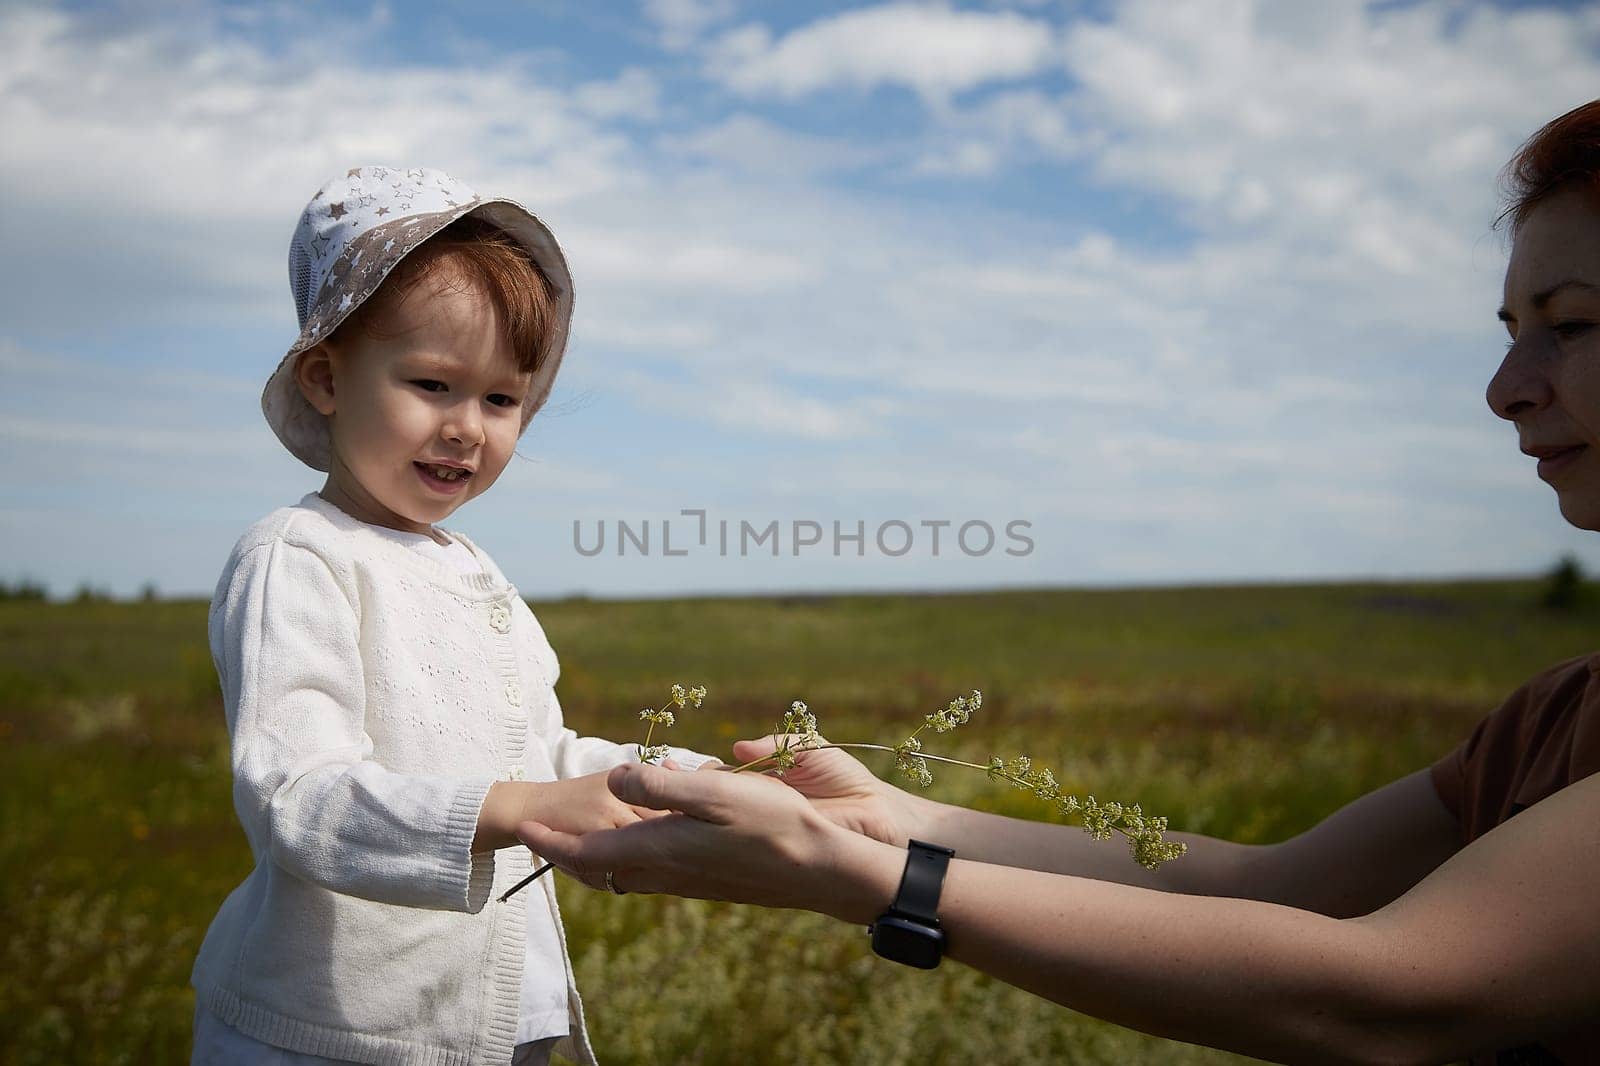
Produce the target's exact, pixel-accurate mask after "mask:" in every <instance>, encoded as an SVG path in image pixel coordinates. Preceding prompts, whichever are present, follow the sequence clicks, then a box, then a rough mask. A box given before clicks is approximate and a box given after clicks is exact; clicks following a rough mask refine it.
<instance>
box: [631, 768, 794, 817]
mask: <svg viewBox="0 0 1600 1066" xmlns="http://www.w3.org/2000/svg"><path fill="white" fill-rule="evenodd" d="M744 777H745V775H743V774H741V775H739V776H738V777H737V778H736V777H735V776H734V775H733V774H675V773H673V772H672V771H670V770H663V769H661V767H659V766H647V765H645V764H643V763H623V764H622V765H621V766H618V767H617V768H616V769H614V770H612V771H611V776H610V777H608V778H607V779H606V784H607V785H609V786H610V788H611V792H612V794H613V795H614V796H616V797H617V798H618V799H619V800H621V801H622V802H623V803H626V804H629V805H630V806H634V807H648V808H651V809H653V810H657V811H682V812H683V813H684V814H687V815H689V816H690V817H692V818H698V819H700V820H701V821H704V822H717V823H719V824H725V823H726V822H728V820H729V817H728V816H729V813H730V811H731V809H732V808H733V807H734V806H735V805H737V804H738V803H739V797H740V796H741V795H744V796H748V795H749V793H748V792H745V791H743V790H744V789H745V788H748V787H749V786H751V785H754V784H756V782H757V781H764V780H766V779H765V778H759V777H756V776H754V775H751V776H750V777H748V778H746V779H745V780H739V778H744Z"/></svg>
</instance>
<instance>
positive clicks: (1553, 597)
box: [1540, 555, 1587, 611]
mask: <svg viewBox="0 0 1600 1066" xmlns="http://www.w3.org/2000/svg"><path fill="white" fill-rule="evenodd" d="M1585 599H1587V596H1586V589H1585V586H1584V580H1583V567H1582V566H1580V565H1578V560H1577V558H1576V557H1574V556H1571V555H1566V556H1563V557H1562V559H1561V561H1560V562H1559V563H1557V564H1556V565H1555V569H1553V570H1551V571H1550V573H1549V574H1548V575H1547V576H1546V577H1545V581H1544V591H1543V593H1542V594H1541V595H1540V602H1541V603H1542V604H1544V606H1546V607H1549V608H1551V609H1552V610H1557V611H1571V610H1574V609H1576V608H1577V607H1580V606H1582V604H1583V602H1584V600H1585Z"/></svg>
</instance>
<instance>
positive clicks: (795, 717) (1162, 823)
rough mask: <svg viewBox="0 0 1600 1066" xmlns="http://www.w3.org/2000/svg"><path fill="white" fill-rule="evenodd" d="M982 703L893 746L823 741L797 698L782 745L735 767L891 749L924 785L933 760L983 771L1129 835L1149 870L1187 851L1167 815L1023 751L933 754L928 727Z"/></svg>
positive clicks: (936, 716) (945, 728)
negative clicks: (1062, 779) (1068, 784)
mask: <svg viewBox="0 0 1600 1066" xmlns="http://www.w3.org/2000/svg"><path fill="white" fill-rule="evenodd" d="M982 706H983V693H981V692H979V691H977V690H976V689H974V690H973V691H972V694H971V695H968V696H957V697H956V698H955V699H953V700H951V701H950V702H949V704H947V705H946V706H945V707H944V708H943V709H942V710H939V711H935V712H934V713H932V714H929V715H926V716H924V718H923V722H922V724H921V725H919V726H917V728H916V729H914V730H913V731H912V732H911V735H910V736H908V737H906V738H905V739H904V740H902V741H901V742H900V743H898V744H895V745H893V746H891V745H887V744H860V743H843V742H839V743H833V742H830V743H824V742H823V741H822V738H821V736H820V735H819V734H818V732H817V719H816V716H815V715H813V714H812V713H811V712H810V710H809V709H808V708H807V707H806V705H805V704H804V703H802V702H800V701H799V700H796V701H795V702H794V703H793V704H792V705H791V707H790V710H789V713H787V714H785V715H784V716H783V720H782V721H780V722H779V723H778V730H777V732H778V734H779V737H778V744H777V748H776V749H775V750H774V751H773V752H772V754H770V755H764V756H762V757H761V758H759V759H754V760H752V761H750V762H747V763H745V764H744V765H743V766H736V767H734V772H735V773H738V772H740V771H745V770H771V771H773V772H775V773H777V774H780V775H781V774H782V773H783V772H784V771H785V770H787V769H789V768H790V767H792V766H794V764H795V761H796V758H797V756H798V753H799V752H801V751H807V750H821V749H824V748H854V749H857V750H863V751H886V752H890V753H892V754H893V755H894V764H895V769H897V770H899V771H900V773H902V774H904V775H905V776H906V777H908V778H910V779H911V780H912V781H915V782H916V783H917V784H918V785H919V786H921V787H922V788H927V787H928V786H929V785H931V784H933V771H932V769H931V768H930V767H929V765H928V763H929V762H930V761H932V762H939V763H948V764H949V765H951V766H966V767H969V768H971V769H973V770H984V771H986V772H987V773H988V774H989V777H990V778H991V779H993V780H997V781H1005V782H1006V783H1008V784H1011V785H1014V786H1016V787H1017V788H1020V789H1022V790H1023V791H1024V792H1029V793H1032V794H1033V795H1035V796H1037V797H1038V798H1040V799H1042V800H1044V801H1045V802H1046V803H1051V804H1054V805H1055V807H1056V809H1057V810H1058V811H1060V812H1061V814H1062V815H1063V816H1065V817H1069V818H1077V819H1078V820H1079V821H1080V822H1081V823H1082V825H1083V829H1084V832H1086V833H1088V834H1089V835H1090V836H1091V837H1093V838H1094V839H1095V840H1110V839H1111V837H1112V835H1113V834H1114V833H1121V834H1122V835H1123V836H1125V837H1127V839H1128V848H1129V851H1130V852H1131V853H1132V855H1133V858H1134V861H1136V862H1137V863H1139V865H1141V866H1143V867H1145V868H1146V869H1151V870H1153V869H1155V868H1156V867H1157V866H1160V865H1161V864H1162V863H1164V862H1170V861H1171V860H1173V859H1176V858H1178V857H1179V856H1181V855H1182V854H1183V853H1184V852H1185V851H1187V850H1188V848H1187V846H1186V845H1184V844H1183V843H1182V842H1180V841H1175V840H1166V839H1164V834H1165V833H1166V830H1167V820H1166V819H1165V818H1158V817H1153V816H1149V815H1146V814H1145V813H1144V812H1143V810H1141V809H1140V807H1139V805H1138V804H1133V805H1131V806H1125V805H1123V804H1121V803H1116V802H1111V803H1100V802H1099V801H1098V800H1096V799H1095V798H1094V797H1093V796H1090V797H1089V798H1088V799H1086V800H1080V799H1079V798H1078V797H1077V796H1074V795H1072V794H1070V793H1067V792H1063V791H1062V789H1061V785H1060V783H1059V782H1058V781H1057V780H1056V776H1055V773H1054V772H1052V771H1051V770H1049V769H1047V768H1044V767H1035V766H1034V765H1033V760H1032V759H1030V758H1028V756H1026V755H1019V756H1017V757H1015V758H1013V759H1009V760H1007V759H1002V758H1001V757H1000V756H998V755H994V756H991V757H990V758H989V762H988V765H983V764H981V763H975V762H967V761H966V760H964V759H952V758H949V757H947V756H944V755H934V754H932V753H931V752H928V751H924V750H923V747H922V740H921V736H920V734H921V733H922V731H923V730H925V729H929V728H931V729H932V730H933V731H934V732H935V733H948V732H950V731H951V730H953V729H955V728H956V727H958V726H962V725H965V724H966V723H967V721H968V720H969V719H971V717H972V715H973V714H974V713H975V712H976V711H977V710H978V708H980V707H982Z"/></svg>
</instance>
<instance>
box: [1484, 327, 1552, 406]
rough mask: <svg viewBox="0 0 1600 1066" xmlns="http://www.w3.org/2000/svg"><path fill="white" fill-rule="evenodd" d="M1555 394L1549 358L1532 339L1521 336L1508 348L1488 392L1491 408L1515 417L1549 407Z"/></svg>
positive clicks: (1490, 382) (1487, 397)
mask: <svg viewBox="0 0 1600 1066" xmlns="http://www.w3.org/2000/svg"><path fill="white" fill-rule="evenodd" d="M1553 396H1554V391H1553V390H1552V389H1551V387H1550V376H1549V359H1548V358H1546V353H1544V352H1541V351H1540V350H1539V349H1538V348H1537V347H1536V346H1535V345H1534V344H1533V343H1532V342H1531V338H1519V339H1518V340H1517V341H1516V342H1514V343H1513V344H1512V345H1511V347H1510V348H1508V349H1507V350H1506V357H1505V358H1504V359H1502V360H1501V361H1500V369H1499V370H1496V371H1495V372H1494V377H1492V378H1490V379H1489V388H1488V390H1487V391H1486V392H1485V393H1484V399H1486V400H1488V401H1489V409H1490V410H1491V411H1493V412H1494V413H1495V414H1497V415H1499V416H1500V417H1501V418H1505V419H1512V420H1515V419H1517V418H1520V417H1521V416H1523V415H1525V414H1530V413H1532V412H1534V411H1537V410H1539V409H1541V408H1543V407H1545V406H1546V405H1548V404H1549V403H1550V400H1551V399H1552V397H1553Z"/></svg>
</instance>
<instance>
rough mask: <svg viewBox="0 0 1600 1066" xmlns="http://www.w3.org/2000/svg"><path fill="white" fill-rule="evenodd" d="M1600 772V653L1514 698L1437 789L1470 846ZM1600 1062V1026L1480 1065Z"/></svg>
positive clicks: (1478, 731) (1547, 675) (1449, 762)
mask: <svg viewBox="0 0 1600 1066" xmlns="http://www.w3.org/2000/svg"><path fill="white" fill-rule="evenodd" d="M1596 771H1600V655H1585V656H1581V657H1579V658H1576V659H1568V660H1567V661H1566V662H1563V663H1558V664H1556V665H1555V666H1552V667H1551V668H1550V669H1548V670H1546V671H1544V672H1543V673H1541V674H1539V675H1537V676H1536V677H1534V678H1533V679H1532V680H1530V681H1529V682H1528V683H1527V684H1525V685H1523V686H1522V687H1521V688H1519V689H1517V691H1515V692H1513V693H1512V694H1511V695H1510V697H1508V698H1507V699H1506V701H1505V702H1504V703H1502V704H1501V705H1500V707H1499V708H1498V709H1496V710H1495V712H1494V713H1493V714H1491V715H1489V716H1488V717H1487V718H1485V719H1484V720H1483V721H1481V722H1479V723H1478V725H1477V728H1475V729H1473V731H1472V734H1471V735H1470V736H1468V737H1467V739H1466V740H1465V741H1463V742H1462V743H1461V745H1460V746H1459V747H1457V748H1456V749H1455V750H1454V751H1452V752H1451V753H1450V754H1449V755H1446V756H1445V757H1444V758H1442V759H1440V760H1439V761H1438V762H1436V763H1434V764H1433V787H1434V789H1435V791H1437V792H1438V793H1439V798H1440V799H1441V800H1443V801H1444V805H1445V806H1446V807H1448V808H1449V809H1450V812H1451V813H1452V814H1454V815H1455V816H1456V819H1457V820H1458V821H1459V822H1460V823H1461V843H1462V844H1463V845H1467V844H1470V843H1472V842H1473V841H1474V840H1476V839H1478V838H1479V837H1481V836H1483V835H1484V834H1485V833H1487V832H1488V831H1489V830H1491V829H1493V828H1494V827H1495V826H1497V825H1499V824H1501V823H1502V822H1504V821H1506V820H1508V819H1510V818H1513V817H1515V816H1516V814H1517V813H1518V812H1519V811H1522V810H1525V809H1527V808H1528V807H1531V806H1533V805H1534V804H1535V803H1538V802H1539V801H1540V800H1542V799H1544V798H1545V797H1547V796H1550V795H1553V794H1554V793H1556V792H1559V791H1560V790H1561V789H1563V788H1566V787H1567V786H1568V785H1570V784H1572V783H1573V782H1574V781H1581V780H1583V779H1584V778H1585V777H1588V776H1589V775H1590V774H1592V773H1595V772H1596ZM1596 1061H1600V1023H1597V1024H1595V1025H1589V1026H1585V1027H1583V1028H1581V1029H1580V1030H1577V1031H1575V1032H1571V1033H1568V1034H1565V1035H1563V1036H1561V1037H1555V1038H1549V1039H1546V1040H1543V1041H1541V1042H1540V1043H1539V1044H1535V1045H1529V1046H1526V1047H1519V1048H1508V1049H1506V1050H1504V1051H1501V1052H1500V1053H1499V1054H1498V1055H1496V1056H1493V1057H1482V1056H1480V1057H1478V1058H1474V1059H1473V1060H1472V1062H1473V1066H1479V1064H1484V1063H1493V1064H1495V1066H1513V1064H1527V1066H1537V1064H1548V1063H1568V1064H1576V1063H1585V1062H1596Z"/></svg>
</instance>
